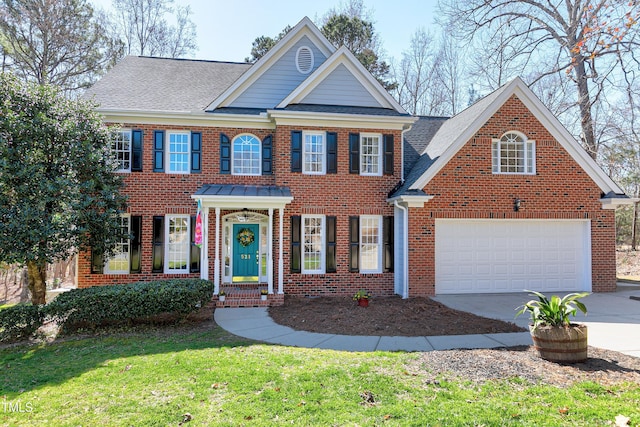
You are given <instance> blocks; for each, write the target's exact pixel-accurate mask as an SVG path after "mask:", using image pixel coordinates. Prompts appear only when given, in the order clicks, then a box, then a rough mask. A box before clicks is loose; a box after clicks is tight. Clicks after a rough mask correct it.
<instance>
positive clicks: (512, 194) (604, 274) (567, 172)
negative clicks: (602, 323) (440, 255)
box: [409, 96, 616, 296]
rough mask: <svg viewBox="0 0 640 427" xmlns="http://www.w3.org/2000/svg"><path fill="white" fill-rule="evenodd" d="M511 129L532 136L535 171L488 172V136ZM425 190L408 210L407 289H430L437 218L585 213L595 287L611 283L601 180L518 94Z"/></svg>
mask: <svg viewBox="0 0 640 427" xmlns="http://www.w3.org/2000/svg"><path fill="white" fill-rule="evenodd" d="M508 131H519V132H522V133H524V134H525V135H526V136H527V137H528V138H529V139H533V140H535V142H536V174H535V175H515V174H514V175H507V174H503V175H499V174H495V175H494V174H493V173H492V169H491V143H492V139H494V138H500V137H501V136H502V135H503V134H504V133H505V132H508ZM424 191H425V192H426V193H427V194H430V195H434V196H435V197H434V198H433V199H432V200H431V201H429V202H427V203H426V204H425V207H424V208H421V209H419V208H410V213H409V241H410V245H409V270H410V275H409V276H410V285H409V293H410V295H411V296H416V295H433V294H434V293H435V220H436V219H438V218H507V219H509V218H514V219H532V218H537V219H557V218H562V219H572V218H573V219H590V220H591V242H592V254H591V257H592V264H593V267H592V284H593V290H594V291H596V292H605V291H613V290H615V285H616V282H615V217H614V211H613V210H603V209H602V208H601V203H600V202H599V200H600V197H601V190H600V188H599V187H598V186H597V185H596V184H595V183H594V182H593V181H592V180H591V178H589V176H588V175H587V174H586V172H584V171H583V170H582V168H581V167H580V166H579V165H578V164H577V163H576V162H575V161H574V160H573V158H571V156H570V155H569V154H568V153H567V152H566V151H565V150H564V149H563V148H562V146H561V145H560V144H559V143H558V142H557V141H556V140H554V138H553V137H552V136H551V135H550V134H549V132H548V131H547V130H546V129H545V128H544V126H542V124H541V123H540V122H539V121H538V120H537V119H536V118H535V117H534V116H533V114H531V113H530V112H529V111H528V110H527V108H526V107H525V106H524V105H523V104H522V103H521V102H520V100H519V99H517V97H515V96H513V97H512V98H511V99H509V100H508V101H507V102H506V103H505V105H503V106H502V108H500V109H499V110H498V112H497V113H496V114H495V115H494V117H492V118H491V119H490V120H489V121H488V122H487V123H486V124H485V125H484V126H483V127H482V128H481V129H480V130H479V131H478V132H477V133H476V134H475V135H474V136H473V138H471V139H470V140H469V141H468V142H467V143H466V144H465V145H464V146H463V147H462V148H461V149H460V150H459V151H458V152H457V153H456V154H455V155H454V157H453V158H452V159H451V160H450V161H449V163H448V164H447V165H446V166H445V167H444V168H443V169H442V170H441V171H440V172H439V173H438V175H437V176H436V177H434V178H433V179H432V180H431V181H430V182H429V183H428V184H427V185H426V187H425V188H424ZM515 198H519V199H520V200H521V201H522V204H521V209H520V211H519V212H514V210H513V200H514V199H515Z"/></svg>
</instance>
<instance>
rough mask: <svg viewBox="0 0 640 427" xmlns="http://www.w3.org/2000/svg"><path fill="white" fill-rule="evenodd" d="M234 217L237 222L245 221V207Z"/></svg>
mask: <svg viewBox="0 0 640 427" xmlns="http://www.w3.org/2000/svg"><path fill="white" fill-rule="evenodd" d="M236 219H237V220H238V221H239V222H247V209H246V208H245V209H242V213H239V214H238V215H236Z"/></svg>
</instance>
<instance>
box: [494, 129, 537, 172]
mask: <svg viewBox="0 0 640 427" xmlns="http://www.w3.org/2000/svg"><path fill="white" fill-rule="evenodd" d="M492 163H493V173H516V174H534V173H536V162H535V141H533V140H530V139H527V137H526V136H525V135H524V134H522V133H520V132H513V131H511V132H507V133H505V134H504V135H502V137H501V138H500V139H494V140H493V144H492Z"/></svg>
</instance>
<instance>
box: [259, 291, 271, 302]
mask: <svg viewBox="0 0 640 427" xmlns="http://www.w3.org/2000/svg"><path fill="white" fill-rule="evenodd" d="M268 294H269V291H268V290H267V289H260V299H261V300H262V301H265V300H266V299H267V295H268Z"/></svg>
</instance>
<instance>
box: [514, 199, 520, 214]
mask: <svg viewBox="0 0 640 427" xmlns="http://www.w3.org/2000/svg"><path fill="white" fill-rule="evenodd" d="M519 210H520V199H517V198H516V199H513V211H514V212H518V211H519Z"/></svg>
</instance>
